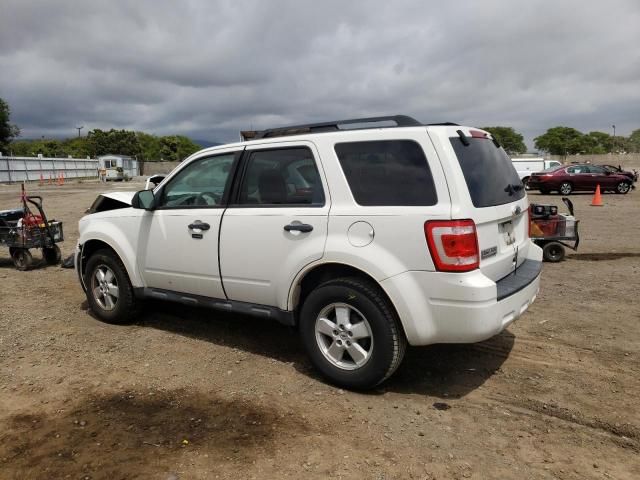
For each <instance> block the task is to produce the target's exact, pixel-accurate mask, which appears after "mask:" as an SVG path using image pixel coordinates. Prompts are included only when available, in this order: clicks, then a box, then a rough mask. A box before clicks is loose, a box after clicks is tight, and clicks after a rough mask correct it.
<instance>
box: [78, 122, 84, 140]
mask: <svg viewBox="0 0 640 480" xmlns="http://www.w3.org/2000/svg"><path fill="white" fill-rule="evenodd" d="M83 128H84V125H83V126H81V127H76V130H78V138H80V130H82V129H83Z"/></svg>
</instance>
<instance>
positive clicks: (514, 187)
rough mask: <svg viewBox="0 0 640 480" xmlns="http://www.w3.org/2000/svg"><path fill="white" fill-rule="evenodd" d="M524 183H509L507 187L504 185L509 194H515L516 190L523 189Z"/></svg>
mask: <svg viewBox="0 0 640 480" xmlns="http://www.w3.org/2000/svg"><path fill="white" fill-rule="evenodd" d="M522 188H523V187H522V184H513V183H509V184H508V185H507V186H506V187H504V191H505V192H507V193H508V194H509V196H511V195H513V194H514V193H516V192H519V191H520V190H522Z"/></svg>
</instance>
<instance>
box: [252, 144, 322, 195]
mask: <svg viewBox="0 0 640 480" xmlns="http://www.w3.org/2000/svg"><path fill="white" fill-rule="evenodd" d="M239 204H240V205H298V206H322V205H324V192H323V190H322V182H321V181H320V175H319V173H318V168H317V166H316V162H315V160H314V158H313V154H312V153H311V150H309V149H308V148H284V149H278V150H262V151H255V152H252V153H251V156H250V157H249V160H248V163H247V168H246V173H245V175H244V180H243V182H242V186H241V187H240V198H239Z"/></svg>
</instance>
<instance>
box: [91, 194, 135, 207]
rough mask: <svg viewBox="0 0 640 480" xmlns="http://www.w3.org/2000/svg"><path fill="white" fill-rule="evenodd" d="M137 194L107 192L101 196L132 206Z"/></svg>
mask: <svg viewBox="0 0 640 480" xmlns="http://www.w3.org/2000/svg"><path fill="white" fill-rule="evenodd" d="M135 194H136V192H106V193H101V194H100V195H101V196H103V197H106V198H110V199H112V200H116V201H118V202H121V203H126V204H127V205H129V206H131V199H132V198H133V196H134V195H135Z"/></svg>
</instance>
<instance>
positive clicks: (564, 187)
mask: <svg viewBox="0 0 640 480" xmlns="http://www.w3.org/2000/svg"><path fill="white" fill-rule="evenodd" d="M559 191H560V193H561V194H562V195H570V194H571V192H573V185H571V183H569V182H562V183H561V184H560V189H559Z"/></svg>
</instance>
